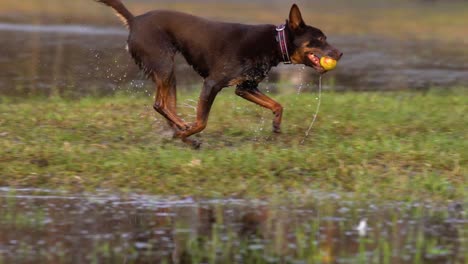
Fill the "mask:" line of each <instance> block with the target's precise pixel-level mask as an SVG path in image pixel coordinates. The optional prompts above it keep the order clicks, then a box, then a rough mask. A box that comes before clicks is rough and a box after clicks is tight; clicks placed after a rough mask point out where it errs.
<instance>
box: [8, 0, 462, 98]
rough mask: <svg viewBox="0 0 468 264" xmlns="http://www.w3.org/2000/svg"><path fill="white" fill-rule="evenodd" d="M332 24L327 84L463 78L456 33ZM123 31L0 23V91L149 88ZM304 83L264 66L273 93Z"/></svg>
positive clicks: (363, 86) (301, 77)
mask: <svg viewBox="0 0 468 264" xmlns="http://www.w3.org/2000/svg"><path fill="white" fill-rule="evenodd" d="M93 4H94V3H93ZM305 6H306V7H310V6H309V5H305ZM104 10H105V9H103V11H104ZM106 11H107V10H106ZM108 11H109V13H111V11H110V10H108ZM229 14H230V13H225V14H223V15H224V17H229ZM220 19H222V18H220ZM259 19H260V20H261V18H259ZM254 23H255V22H254ZM322 23H323V22H322ZM312 24H314V23H312ZM319 25H321V23H319ZM325 25H326V24H325ZM335 26H336V25H334V26H330V28H332V31H326V33H327V34H328V35H329V40H330V41H329V42H330V43H332V44H333V45H335V46H336V47H338V48H339V49H340V50H342V51H343V52H344V54H345V55H344V57H343V59H342V61H341V62H340V65H339V67H338V68H337V70H336V71H333V72H330V73H328V74H327V75H326V77H325V79H324V82H325V85H326V88H327V89H334V90H402V89H412V90H427V89H430V88H433V87H453V86H463V85H466V84H468V74H467V71H468V54H467V53H466V40H464V39H463V38H461V39H460V40H459V41H453V40H452V41H444V40H445V39H444V38H443V37H440V38H439V37H437V35H433V36H432V38H429V39H427V38H426V39H420V38H417V36H405V37H400V38H391V37H389V36H386V35H385V34H362V33H359V32H360V29H356V30H355V31H356V33H355V34H354V33H346V32H340V33H338V32H339V31H338V32H334V31H333V28H334V27H335ZM465 33H466V32H465ZM463 34H464V33H463V32H459V34H458V35H460V36H461V35H463ZM126 35H127V32H126V30H125V29H124V28H123V27H119V26H110V27H109V26H94V25H84V24H52V25H51V24H41V23H39V24H37V23H35V24H24V23H23V24H21V23H20V24H18V23H11V22H9V23H1V21H0V45H1V46H2V50H3V53H2V54H3V55H2V57H1V58H0V94H2V95H16V96H22V95H62V96H67V97H78V96H82V95H106V94H110V93H113V92H115V91H132V92H133V91H139V92H146V93H147V94H152V92H153V87H152V85H151V83H150V82H146V80H144V78H143V77H142V75H141V74H139V73H138V70H137V67H136V66H135V65H134V63H133V61H132V60H131V59H130V56H129V55H128V54H127V52H126V51H125V41H126ZM178 61H179V63H178V64H177V72H178V75H177V82H178V84H179V87H183V89H193V88H197V89H198V88H199V87H200V86H201V79H200V77H199V76H198V75H196V73H195V72H194V71H193V70H192V69H191V67H190V66H188V65H187V64H186V63H185V61H184V59H183V58H182V57H179V58H178ZM311 81H313V82H314V83H315V82H316V81H317V75H316V73H314V71H313V70H311V69H304V68H303V67H302V66H284V65H280V67H277V68H274V69H273V71H272V72H271V74H270V77H269V79H268V82H269V84H268V85H269V86H273V88H272V90H273V91H276V89H275V84H276V83H278V82H281V83H290V87H291V88H290V89H289V88H288V89H283V90H285V91H288V90H291V91H295V90H296V89H297V88H298V87H299V86H300V85H301V84H306V83H309V82H311ZM264 85H265V84H264ZM306 90H307V89H306Z"/></svg>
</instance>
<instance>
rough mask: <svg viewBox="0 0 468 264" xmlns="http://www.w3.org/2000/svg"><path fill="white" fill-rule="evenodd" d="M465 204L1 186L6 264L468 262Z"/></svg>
mask: <svg viewBox="0 0 468 264" xmlns="http://www.w3.org/2000/svg"><path fill="white" fill-rule="evenodd" d="M467 224H468V221H467V220H466V212H465V211H463V207H462V205H461V204H458V203H451V204H447V205H444V206H442V205H437V206H436V205H434V204H431V203H407V202H396V203H380V202H379V203H370V202H357V201H353V198H352V197H351V196H349V197H348V196H340V195H337V194H324V193H312V194H310V197H308V198H307V199H305V198H304V199H301V201H295V202H286V201H276V202H273V201H263V200H244V199H219V200H194V199H192V198H178V197H157V196H148V195H138V194H126V195H114V194H109V193H106V192H101V193H98V194H76V195H74V194H67V193H65V192H60V191H51V190H49V191H48V190H37V189H16V190H13V189H8V188H2V189H0V263H91V262H97V263H122V262H125V263H465V262H466V260H467V259H466V257H467V256H466V253H465V252H464V250H463V248H465V249H466V243H467V236H466V226H467Z"/></svg>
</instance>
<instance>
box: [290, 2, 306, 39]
mask: <svg viewBox="0 0 468 264" xmlns="http://www.w3.org/2000/svg"><path fill="white" fill-rule="evenodd" d="M304 27H305V23H304V20H302V15H301V11H300V10H299V7H298V6H297V5H296V4H293V5H292V7H291V11H290V12H289V28H290V29H291V30H292V31H296V32H297V31H300V30H301V29H303V28H304Z"/></svg>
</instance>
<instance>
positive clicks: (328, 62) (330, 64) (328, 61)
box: [320, 56, 338, 71]
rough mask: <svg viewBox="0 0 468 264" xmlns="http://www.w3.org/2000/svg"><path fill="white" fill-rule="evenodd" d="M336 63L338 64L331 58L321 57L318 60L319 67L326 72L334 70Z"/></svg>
mask: <svg viewBox="0 0 468 264" xmlns="http://www.w3.org/2000/svg"><path fill="white" fill-rule="evenodd" d="M337 63H338V62H337V61H336V60H335V59H333V58H331V57H327V56H323V57H322V58H320V66H322V67H323V68H324V69H325V70H327V71H331V70H333V69H335V68H336V64H337Z"/></svg>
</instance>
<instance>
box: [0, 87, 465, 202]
mask: <svg viewBox="0 0 468 264" xmlns="http://www.w3.org/2000/svg"><path fill="white" fill-rule="evenodd" d="M272 96H273V97H274V98H275V99H277V100H278V101H280V102H281V103H282V104H283V106H284V107H285V113H284V119H283V120H284V121H283V134H281V135H273V134H272V133H271V119H272V114H271V113H270V112H269V111H267V110H265V109H262V108H259V107H257V106H255V105H253V104H251V103H249V102H246V101H244V100H242V99H241V98H239V97H236V96H235V95H233V91H232V89H226V90H225V91H223V92H222V94H221V95H220V96H218V98H217V100H216V102H215V105H214V107H213V110H212V114H211V116H210V121H209V123H208V127H207V129H206V130H205V131H204V132H203V133H201V135H199V139H200V140H202V141H203V143H204V144H203V145H202V149H201V150H198V151H197V150H192V149H190V148H189V147H188V146H186V145H185V144H183V143H181V142H179V141H178V140H172V138H171V135H170V133H169V130H168V128H167V126H166V122H165V121H164V120H163V119H162V118H161V117H160V116H159V115H157V114H156V113H155V112H154V111H153V109H152V107H151V105H152V99H151V98H149V97H140V96H134V95H116V96H113V97H106V98H83V99H80V100H66V99H61V98H50V99H15V98H11V97H3V98H0V186H15V187H23V186H28V187H41V188H63V189H69V190H92V189H94V188H106V189H113V190H123V191H125V190H131V191H141V192H145V193H152V194H160V195H181V196H183V195H194V196H199V197H220V196H243V197H264V196H269V195H273V194H290V193H303V192H307V191H308V190H310V189H320V190H324V191H337V192H354V193H356V194H358V195H363V196H366V197H367V196H373V197H382V198H386V199H398V200H412V199H422V198H432V199H459V198H461V197H463V193H464V190H465V189H466V185H465V182H466V175H467V166H466V164H467V157H468V155H467V154H468V153H467V149H468V146H467V142H468V141H467V138H466V125H467V123H468V122H467V121H468V120H467V117H466V112H467V111H466V110H467V109H466V106H467V105H468V94H467V92H466V89H458V90H452V91H431V92H429V93H426V94H419V93H410V92H401V93H332V92H327V93H325V94H324V95H323V101H322V109H321V112H320V114H319V116H318V119H317V122H316V124H315V126H314V128H313V130H312V133H311V135H310V136H309V138H307V140H306V141H305V143H304V144H301V143H300V142H301V141H302V139H303V137H304V132H305V131H306V129H307V127H308V126H309V123H310V121H311V120H312V116H313V113H314V111H315V107H316V104H317V100H316V95H315V94H301V95H296V94H292V95H272ZM196 99H197V96H196V95H190V96H187V95H182V96H181V97H180V98H179V109H180V112H181V116H182V117H183V118H184V119H186V120H189V121H192V120H193V119H194V115H195V111H194V109H193V107H194V106H195V105H196V103H195V102H194V101H193V100H196Z"/></svg>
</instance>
